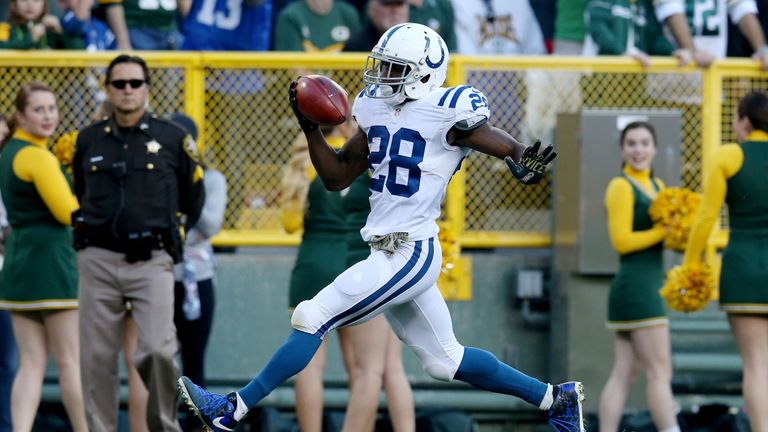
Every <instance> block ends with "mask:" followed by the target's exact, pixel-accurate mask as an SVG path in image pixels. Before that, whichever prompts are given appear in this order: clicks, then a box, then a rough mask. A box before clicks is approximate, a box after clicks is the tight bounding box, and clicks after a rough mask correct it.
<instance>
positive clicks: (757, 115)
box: [736, 91, 768, 132]
mask: <svg viewBox="0 0 768 432" xmlns="http://www.w3.org/2000/svg"><path fill="white" fill-rule="evenodd" d="M736 115H737V116H738V117H739V118H740V119H742V118H744V117H745V116H746V117H747V118H748V119H749V122H750V123H751V124H752V129H754V130H761V131H764V132H768V96H766V94H765V93H763V92H760V91H751V92H749V93H747V94H746V95H745V96H744V97H742V98H741V99H740V100H739V105H738V107H737V108H736Z"/></svg>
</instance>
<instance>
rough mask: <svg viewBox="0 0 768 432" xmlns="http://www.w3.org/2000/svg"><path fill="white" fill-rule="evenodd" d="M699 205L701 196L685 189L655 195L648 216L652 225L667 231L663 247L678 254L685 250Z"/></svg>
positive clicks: (664, 191)
mask: <svg viewBox="0 0 768 432" xmlns="http://www.w3.org/2000/svg"><path fill="white" fill-rule="evenodd" d="M700 203H701V195H700V194H697V193H695V192H692V191H690V190H688V189H685V188H677V187H671V188H666V189H663V190H662V191H660V192H659V193H658V195H656V198H655V199H654V200H653V202H652V203H651V206H650V208H649V209H648V214H649V215H650V216H651V220H653V222H654V223H657V224H661V225H664V227H665V228H666V229H667V235H666V237H665V238H664V246H665V247H667V248H669V249H673V250H676V251H680V252H682V251H684V250H685V245H686V244H687V243H688V234H690V232H691V227H692V226H693V223H694V221H695V220H696V211H697V210H698V208H699V204H700Z"/></svg>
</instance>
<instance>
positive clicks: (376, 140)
mask: <svg viewBox="0 0 768 432" xmlns="http://www.w3.org/2000/svg"><path fill="white" fill-rule="evenodd" d="M374 145H376V146H377V147H378V150H376V151H373V150H372V151H371V153H370V154H369V155H368V167H369V168H370V169H371V174H373V171H374V170H375V169H376V168H377V167H378V166H379V165H381V164H382V163H383V162H384V161H385V159H386V158H387V155H388V156H389V164H388V166H389V169H388V171H387V174H386V175H376V176H375V177H371V190H372V191H374V192H383V191H384V188H385V187H386V188H387V190H388V191H389V193H391V194H392V195H397V196H401V197H403V198H408V197H410V196H411V195H413V194H415V193H416V192H418V190H419V184H420V183H421V168H419V163H420V162H421V161H422V160H424V150H425V149H426V146H427V141H426V140H425V139H424V138H422V136H421V134H420V133H419V132H418V131H415V130H413V129H408V128H401V129H399V130H398V131H397V132H395V133H394V135H391V136H390V133H389V130H388V129H387V128H386V127H385V126H381V125H376V126H371V128H370V129H369V130H368V147H369V148H372V147H373V146H374ZM408 147H410V152H408ZM401 153H410V154H401ZM398 180H400V181H398Z"/></svg>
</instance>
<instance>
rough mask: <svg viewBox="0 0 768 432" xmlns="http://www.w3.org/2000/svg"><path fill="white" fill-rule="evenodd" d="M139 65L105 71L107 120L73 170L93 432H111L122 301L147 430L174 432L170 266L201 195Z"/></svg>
mask: <svg viewBox="0 0 768 432" xmlns="http://www.w3.org/2000/svg"><path fill="white" fill-rule="evenodd" d="M149 85H150V81H149V74H148V70H147V65H146V63H145V62H144V60H143V59H141V58H140V57H136V56H130V55H126V54H123V55H120V56H118V57H116V58H115V59H114V60H112V62H111V63H110V64H109V67H108V69H107V78H106V87H107V96H108V98H109V100H110V101H111V102H112V104H113V105H114V110H115V112H114V114H113V115H112V116H111V117H109V118H107V119H105V120H103V121H99V122H96V123H94V124H93V125H91V126H89V127H87V128H85V129H84V130H83V131H81V132H80V134H79V136H78V138H77V148H76V151H75V155H74V159H73V163H72V168H73V170H72V171H73V175H74V181H75V193H76V195H77V198H78V200H79V201H80V211H79V213H75V215H74V225H75V226H76V227H75V248H76V249H78V254H77V255H78V256H77V263H78V269H79V271H80V287H79V288H80V338H81V340H82V341H83V343H82V344H81V350H80V363H81V367H82V381H83V393H84V397H85V405H86V413H87V416H88V426H89V428H90V430H92V431H114V430H117V411H118V402H119V401H118V396H119V385H120V382H119V377H118V373H117V358H118V354H119V352H120V349H121V344H122V336H123V324H124V319H125V315H126V307H125V305H126V301H130V303H131V304H132V306H133V308H132V311H131V314H132V317H133V319H134V321H135V323H136V326H137V328H138V333H139V343H138V348H137V350H136V354H135V355H134V357H133V363H134V366H135V367H136V368H137V370H138V371H139V374H140V375H141V379H142V380H143V381H144V384H145V385H146V387H147V389H148V390H149V394H150V397H149V402H148V406H147V425H148V426H149V429H150V430H152V431H179V430H180V428H179V425H178V422H177V421H176V388H175V380H176V378H177V377H178V376H179V373H178V370H177V367H176V364H175V361H174V357H175V355H176V352H177V342H176V329H175V327H174V324H173V307H174V291H173V289H174V282H173V276H174V275H173V262H174V261H178V260H179V259H180V257H181V250H180V249H181V241H180V234H179V231H180V227H179V222H178V221H179V217H178V216H177V215H178V214H179V213H181V214H183V215H185V217H186V224H187V226H192V225H194V223H195V221H196V220H197V219H198V217H199V216H200V212H201V210H202V206H203V201H204V199H205V196H204V194H205V192H204V189H203V182H202V177H203V171H202V169H201V168H200V167H199V166H198V165H197V163H196V161H195V159H196V153H195V144H194V141H193V140H192V139H191V138H190V137H189V135H187V134H186V132H184V130H183V129H181V128H180V127H178V126H176V125H175V124H173V123H171V122H169V121H166V120H163V119H161V118H158V117H155V116H154V115H152V114H150V113H149V112H147V108H146V107H147V96H148V93H149Z"/></svg>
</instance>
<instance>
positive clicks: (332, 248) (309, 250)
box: [282, 119, 415, 432]
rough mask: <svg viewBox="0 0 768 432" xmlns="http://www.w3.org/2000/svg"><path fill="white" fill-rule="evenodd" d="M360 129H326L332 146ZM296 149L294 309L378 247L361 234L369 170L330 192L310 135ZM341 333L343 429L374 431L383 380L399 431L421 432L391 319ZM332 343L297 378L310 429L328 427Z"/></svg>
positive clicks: (287, 203)
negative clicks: (345, 394) (326, 376)
mask: <svg viewBox="0 0 768 432" xmlns="http://www.w3.org/2000/svg"><path fill="white" fill-rule="evenodd" d="M356 128H357V124H356V123H355V122H354V120H351V119H350V120H348V121H347V122H346V123H344V124H342V125H340V126H337V127H335V128H334V127H329V128H326V130H325V135H326V136H327V137H328V141H329V143H330V144H331V145H332V146H334V147H336V148H340V147H341V146H342V145H343V144H344V142H345V140H346V139H347V137H349V136H351V135H352V134H353V133H354V132H355V130H356ZM292 150H293V151H292V153H293V154H292V157H291V160H290V161H289V164H288V165H287V167H286V171H285V176H284V178H283V188H282V197H283V212H282V217H283V224H284V227H285V228H286V230H287V231H288V232H293V231H297V230H298V229H300V228H301V227H302V226H303V227H304V234H303V237H302V242H301V246H300V247H299V254H298V258H297V259H296V264H295V266H294V268H293V272H292V274H291V285H290V292H289V306H290V308H291V310H293V309H294V308H295V307H296V306H297V305H298V304H299V303H301V302H302V301H305V300H309V299H311V298H312V297H314V296H315V295H316V294H317V293H318V292H319V291H320V290H321V289H322V288H324V287H325V286H326V285H328V284H330V283H331V282H333V280H334V279H335V278H336V277H337V276H338V275H339V274H341V273H342V272H343V271H344V270H345V269H346V268H347V267H348V266H351V265H353V264H355V263H357V262H358V261H362V260H363V259H365V258H366V257H367V256H368V254H369V253H370V247H369V246H368V244H367V243H365V242H364V241H363V239H362V237H361V236H360V229H361V228H362V227H363V226H364V225H365V221H366V218H367V216H368V213H369V212H370V207H369V205H368V197H369V195H370V191H369V189H368V184H369V178H370V176H369V175H368V173H363V174H362V175H361V176H360V178H359V179H358V180H357V181H356V182H355V183H354V185H353V186H352V187H350V188H349V190H348V193H346V194H344V195H342V194H341V193H340V192H333V191H328V190H326V189H325V186H324V185H323V182H322V180H321V179H320V178H319V177H318V176H317V173H316V172H315V171H314V170H313V169H312V166H311V164H310V160H309V148H308V147H307V141H306V139H305V138H304V136H300V137H298V138H297V139H296V141H295V142H294V146H293V149H292ZM305 208H306V210H305ZM339 338H340V341H341V348H342V352H343V354H344V361H345V366H346V368H347V372H348V376H349V385H350V397H349V402H348V405H347V410H346V415H345V417H344V427H343V430H344V431H370V430H373V428H374V422H375V419H376V412H377V409H378V405H379V394H380V393H381V389H382V384H383V385H384V387H385V388H386V390H387V401H388V402H389V405H390V417H391V418H392V420H393V425H394V429H395V431H397V432H402V431H413V430H414V428H415V414H414V411H413V395H412V393H411V389H410V385H409V384H408V379H407V378H406V376H405V372H404V370H403V366H402V359H401V358H400V355H399V354H400V351H401V350H400V342H399V341H398V340H397V337H396V336H395V335H394V332H392V330H391V328H390V327H389V325H388V324H387V322H386V320H385V319H384V317H381V316H380V317H376V318H374V319H372V320H371V321H368V322H366V323H364V324H360V325H358V326H354V327H348V328H343V329H339ZM326 346H327V342H325V341H323V343H322V344H321V345H320V348H319V350H318V352H317V353H316V355H314V356H313V357H312V360H311V361H310V362H309V365H308V366H307V368H305V369H304V370H303V371H301V372H300V373H299V374H298V375H297V377H296V385H295V387H296V414H297V417H298V420H299V428H300V429H301V430H302V431H304V432H320V431H321V429H322V417H323V416H322V414H323V369H324V367H325V358H326Z"/></svg>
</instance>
